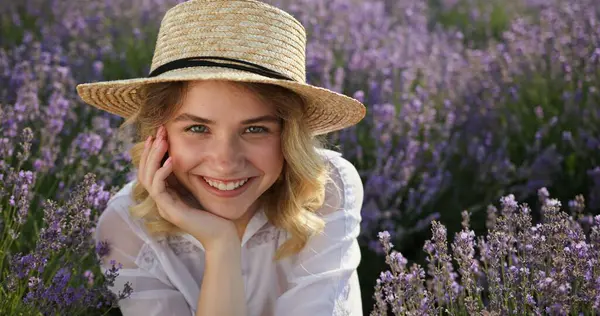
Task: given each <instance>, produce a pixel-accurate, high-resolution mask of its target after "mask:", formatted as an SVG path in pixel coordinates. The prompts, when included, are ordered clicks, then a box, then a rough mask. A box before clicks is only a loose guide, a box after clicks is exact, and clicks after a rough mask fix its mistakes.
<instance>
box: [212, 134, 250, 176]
mask: <svg viewBox="0 0 600 316" xmlns="http://www.w3.org/2000/svg"><path fill="white" fill-rule="evenodd" d="M210 145H211V147H212V148H208V150H209V152H210V153H212V154H211V156H212V158H213V159H212V160H213V168H214V171H215V172H217V173H219V175H220V176H223V177H227V176H235V175H236V173H237V172H239V171H240V170H241V169H242V168H243V167H244V166H243V164H244V153H243V148H242V145H241V143H240V139H239V138H238V137H236V136H235V135H225V136H222V137H216V138H215V139H214V141H213V142H211V144H210Z"/></svg>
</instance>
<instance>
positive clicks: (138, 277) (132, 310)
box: [95, 150, 363, 316]
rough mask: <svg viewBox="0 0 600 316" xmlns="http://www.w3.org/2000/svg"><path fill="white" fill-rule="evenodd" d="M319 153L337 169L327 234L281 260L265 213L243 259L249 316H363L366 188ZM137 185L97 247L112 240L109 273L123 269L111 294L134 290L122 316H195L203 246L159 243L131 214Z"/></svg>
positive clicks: (114, 204)
mask: <svg viewBox="0 0 600 316" xmlns="http://www.w3.org/2000/svg"><path fill="white" fill-rule="evenodd" d="M319 152H320V153H321V154H322V155H323V157H325V159H326V160H327V161H328V162H329V164H330V166H331V167H332V168H331V178H332V180H333V181H332V182H330V183H328V184H327V187H326V197H325V204H324V206H323V207H322V208H321V209H320V210H319V212H318V214H319V215H320V216H322V218H323V219H324V220H325V222H326V226H325V230H324V232H323V234H320V235H317V236H314V237H312V238H311V239H309V241H308V243H307V244H306V247H305V248H304V249H303V250H302V251H301V252H299V253H298V254H296V255H293V256H290V257H286V258H284V259H282V260H280V261H274V260H273V259H272V258H273V256H274V255H275V251H276V249H277V248H278V247H279V246H280V245H281V244H283V242H284V241H285V240H286V239H287V237H288V235H287V232H285V231H283V230H282V229H279V228H276V227H274V226H273V225H271V224H270V223H268V221H267V218H266V216H265V214H264V212H263V211H261V210H259V211H257V212H256V213H255V215H254V216H253V217H252V219H251V220H250V222H249V223H248V226H247V227H246V231H245V232H244V235H243V237H242V241H241V243H242V254H241V255H242V256H241V258H242V275H243V278H244V284H245V294H246V304H247V310H248V316H284V315H285V316H307V315H310V316H331V315H336V316H337V315H352V316H355V315H362V302H361V294H360V286H359V282H358V276H357V272H356V269H357V267H358V264H359V262H360V259H361V253H360V248H359V246H358V242H357V236H358V234H359V231H360V221H361V215H360V210H361V205H362V201H363V186H362V182H361V179H360V177H359V175H358V172H357V171H356V168H355V167H354V166H353V165H352V164H351V163H350V162H348V161H347V160H346V159H344V158H343V157H342V156H341V154H339V153H337V152H334V151H330V150H322V151H319ZM134 181H135V180H134ZM132 186H133V181H132V182H130V183H128V184H127V185H125V186H124V187H123V188H122V189H121V190H120V191H119V192H118V193H117V194H115V195H114V196H113V197H112V198H111V199H110V201H109V202H108V206H107V208H106V210H105V211H104V212H103V213H102V215H101V216H100V219H99V221H98V224H97V227H96V230H95V238H96V242H99V241H108V242H109V245H110V250H111V251H110V253H109V255H108V256H106V257H105V258H104V260H103V262H102V269H108V268H110V267H111V266H110V265H109V262H110V261H111V260H115V261H116V262H117V263H121V264H122V265H123V266H122V269H121V270H120V271H119V276H118V277H117V279H116V281H115V285H114V287H112V288H111V290H112V291H113V292H114V293H115V294H116V293H118V291H120V290H122V289H123V285H124V284H125V283H126V282H130V283H131V285H132V287H133V293H132V294H131V296H130V297H129V298H127V299H124V300H121V301H120V302H119V306H120V308H121V312H122V313H123V315H125V316H130V315H143V316H151V315H178V316H179V315H192V316H193V315H194V313H195V311H196V307H197V302H198V295H199V293H200V290H201V285H202V277H203V272H204V249H203V247H202V244H201V243H200V242H199V241H198V240H197V239H195V238H193V237H192V236H191V235H189V234H186V233H178V234H172V235H170V236H168V237H161V238H151V237H150V236H149V234H148V233H147V232H146V231H145V229H144V228H143V226H142V225H141V222H140V220H138V219H134V218H132V217H131V216H130V215H129V210H128V207H129V206H130V205H132V203H133V200H132V198H131V196H130V193H131V189H132ZM234 303H235V302H234Z"/></svg>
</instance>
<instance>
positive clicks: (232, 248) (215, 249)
mask: <svg viewBox="0 0 600 316" xmlns="http://www.w3.org/2000/svg"><path fill="white" fill-rule="evenodd" d="M234 237H235V238H233V237H232V238H223V239H219V240H215V241H213V242H212V243H211V244H210V245H207V246H206V247H205V249H204V252H205V256H206V259H211V260H213V259H214V260H222V259H229V260H231V259H236V258H239V257H241V252H242V245H241V243H240V240H239V238H237V236H234Z"/></svg>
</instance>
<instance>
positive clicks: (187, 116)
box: [173, 113, 281, 125]
mask: <svg viewBox="0 0 600 316" xmlns="http://www.w3.org/2000/svg"><path fill="white" fill-rule="evenodd" d="M184 121H193V122H196V123H201V124H215V122H214V121H211V120H209V119H206V118H203V117H200V116H196V115H193V114H190V113H183V114H181V115H179V116H177V117H176V118H175V119H174V120H173V122H184ZM262 122H273V123H281V119H279V118H278V117H276V116H274V115H269V114H267V115H261V116H258V117H253V118H250V119H247V120H243V121H242V124H244V125H245V124H256V123H262Z"/></svg>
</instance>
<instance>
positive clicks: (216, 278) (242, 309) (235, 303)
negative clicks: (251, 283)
mask: <svg viewBox="0 0 600 316" xmlns="http://www.w3.org/2000/svg"><path fill="white" fill-rule="evenodd" d="M205 262H206V264H205V270H204V279H203V280H202V288H201V290H200V295H199V297H198V309H197V311H196V316H210V315H223V316H246V295H245V291H244V279H243V278H242V264H241V250H240V245H239V243H237V244H236V243H232V244H231V245H227V246H225V247H219V248H218V249H217V250H215V251H207V252H206V257H205Z"/></svg>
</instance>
